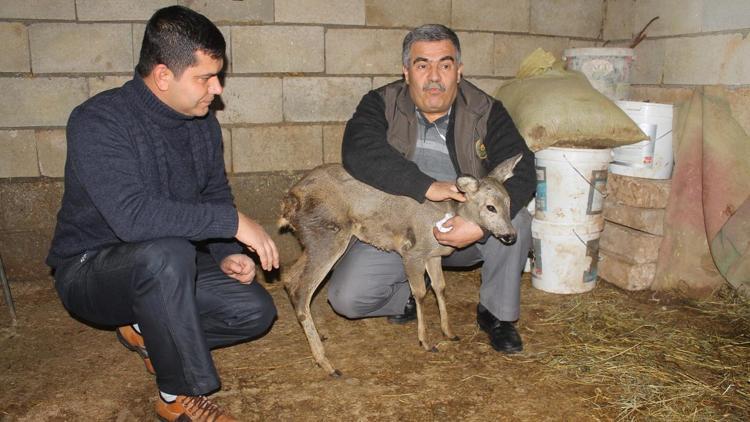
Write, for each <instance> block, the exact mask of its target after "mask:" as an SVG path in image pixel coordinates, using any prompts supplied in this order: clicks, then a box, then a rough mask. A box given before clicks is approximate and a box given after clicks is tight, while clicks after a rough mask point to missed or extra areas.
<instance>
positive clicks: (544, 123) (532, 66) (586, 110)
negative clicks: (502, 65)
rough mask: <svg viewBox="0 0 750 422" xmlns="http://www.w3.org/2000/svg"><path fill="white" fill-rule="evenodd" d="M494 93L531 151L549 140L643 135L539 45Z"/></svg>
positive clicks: (584, 142)
mask: <svg viewBox="0 0 750 422" xmlns="http://www.w3.org/2000/svg"><path fill="white" fill-rule="evenodd" d="M495 97H496V98H497V99H498V100H500V101H501V102H502V103H503V105H504V106H505V108H506V109H507V110H508V113H510V116H511V117H512V118H513V122H514V123H515V124H516V127H517V128H518V131H519V132H520V133H521V136H523V138H524V139H525V140H526V144H527V145H528V146H529V148H530V149H531V150H532V151H539V150H541V149H544V148H548V147H551V146H557V147H575V148H613V147H618V146H622V145H628V144H632V143H635V142H639V141H642V140H644V139H648V136H647V135H646V134H644V133H643V131H641V129H640V128H639V127H638V125H636V124H635V122H633V121H632V120H631V119H630V117H628V116H627V114H625V112H623V111H622V110H621V109H620V108H619V107H617V105H616V104H615V103H613V102H612V101H611V100H610V99H609V98H607V97H605V96H604V95H603V94H601V93H600V92H599V91H597V90H596V89H594V88H593V87H592V86H591V84H590V83H589V81H588V80H587V79H586V76H585V75H583V74H582V73H579V72H575V71H567V70H565V69H563V68H562V65H561V63H560V62H559V61H556V60H555V58H554V56H552V55H551V54H550V53H547V52H546V51H544V50H542V49H537V50H536V51H534V52H533V53H531V55H529V56H528V57H527V58H526V59H525V60H524V62H523V63H522V64H521V68H520V70H519V72H518V74H517V76H516V79H514V80H513V81H511V82H509V83H507V84H505V85H503V86H501V87H500V88H499V89H498V90H497V92H496V94H495Z"/></svg>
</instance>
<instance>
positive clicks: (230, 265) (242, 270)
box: [219, 253, 255, 284]
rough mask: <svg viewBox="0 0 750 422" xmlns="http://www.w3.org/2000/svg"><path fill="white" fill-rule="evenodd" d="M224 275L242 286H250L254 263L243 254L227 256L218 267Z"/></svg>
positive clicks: (253, 275)
mask: <svg viewBox="0 0 750 422" xmlns="http://www.w3.org/2000/svg"><path fill="white" fill-rule="evenodd" d="M219 267H220V268H221V270H222V271H224V274H226V275H228V276H229V277H232V278H233V279H235V280H237V281H239V282H240V283H242V284H250V283H252V282H253V279H254V278H255V262H253V260H252V259H250V257H249V256H247V255H245V254H241V253H238V254H234V255H229V256H227V257H226V258H224V259H222V260H221V264H220V265H219Z"/></svg>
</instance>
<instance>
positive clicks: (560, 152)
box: [534, 147, 612, 230]
mask: <svg viewBox="0 0 750 422" xmlns="http://www.w3.org/2000/svg"><path fill="white" fill-rule="evenodd" d="M611 159H612V150H611V149H578V148H557V147H552V148H546V149H543V150H541V151H538V152H537V153H536V177H537V186H536V203H535V212H534V218H536V219H539V220H544V221H547V222H550V223H557V224H569V225H584V226H592V227H595V228H596V229H597V230H602V229H603V228H604V217H603V216H602V207H603V206H604V192H605V188H606V185H607V166H608V165H609V162H610V160H611Z"/></svg>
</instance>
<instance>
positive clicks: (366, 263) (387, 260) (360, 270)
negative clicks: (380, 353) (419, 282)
mask: <svg viewBox="0 0 750 422" xmlns="http://www.w3.org/2000/svg"><path fill="white" fill-rule="evenodd" d="M512 224H513V227H514V228H515V229H516V233H517V236H518V239H517V240H516V243H514V244H513V245H510V246H507V245H503V244H502V243H500V241H499V240H497V238H496V237H494V236H490V237H489V239H487V241H486V242H485V243H483V244H481V243H475V244H473V245H471V246H469V247H467V248H464V249H457V250H456V251H454V252H453V253H452V254H450V255H448V256H446V257H443V266H444V267H469V266H472V265H474V264H476V263H479V262H483V264H482V285H481V287H480V289H479V303H481V304H482V305H483V306H484V307H485V308H487V309H488V310H489V311H490V312H491V313H492V314H493V315H494V316H495V317H497V318H498V319H499V320H501V321H516V320H517V319H518V315H519V311H520V304H521V273H522V272H523V268H524V265H525V264H526V258H527V256H528V253H529V250H530V249H531V215H530V214H529V212H528V211H527V210H526V208H522V209H521V210H520V211H519V212H518V214H517V215H516V216H515V218H513V220H512ZM410 294H411V290H410V289H409V283H408V281H407V279H406V273H405V272H404V265H403V262H402V261H401V256H400V255H399V254H397V253H396V252H384V251H382V250H380V249H377V248H375V247H373V246H370V245H368V244H366V243H363V242H360V241H359V240H354V241H353V242H352V243H351V244H350V245H349V248H348V249H347V251H346V253H344V255H343V256H342V257H341V259H340V260H339V262H338V263H337V264H336V266H335V267H334V269H333V273H332V274H331V279H330V280H329V281H328V302H329V303H330V304H331V306H332V307H333V309H334V310H335V311H336V312H337V313H339V314H341V315H343V316H345V317H347V318H365V317H377V316H387V315H398V314H401V313H403V312H404V306H405V305H406V301H407V300H408V299H409V295H410Z"/></svg>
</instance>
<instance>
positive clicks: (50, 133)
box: [36, 129, 68, 177]
mask: <svg viewBox="0 0 750 422" xmlns="http://www.w3.org/2000/svg"><path fill="white" fill-rule="evenodd" d="M36 149H37V154H39V172H40V173H41V174H42V176H46V177H63V176H65V155H66V153H67V151H68V144H67V143H66V141H65V129H53V130H37V131H36Z"/></svg>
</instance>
